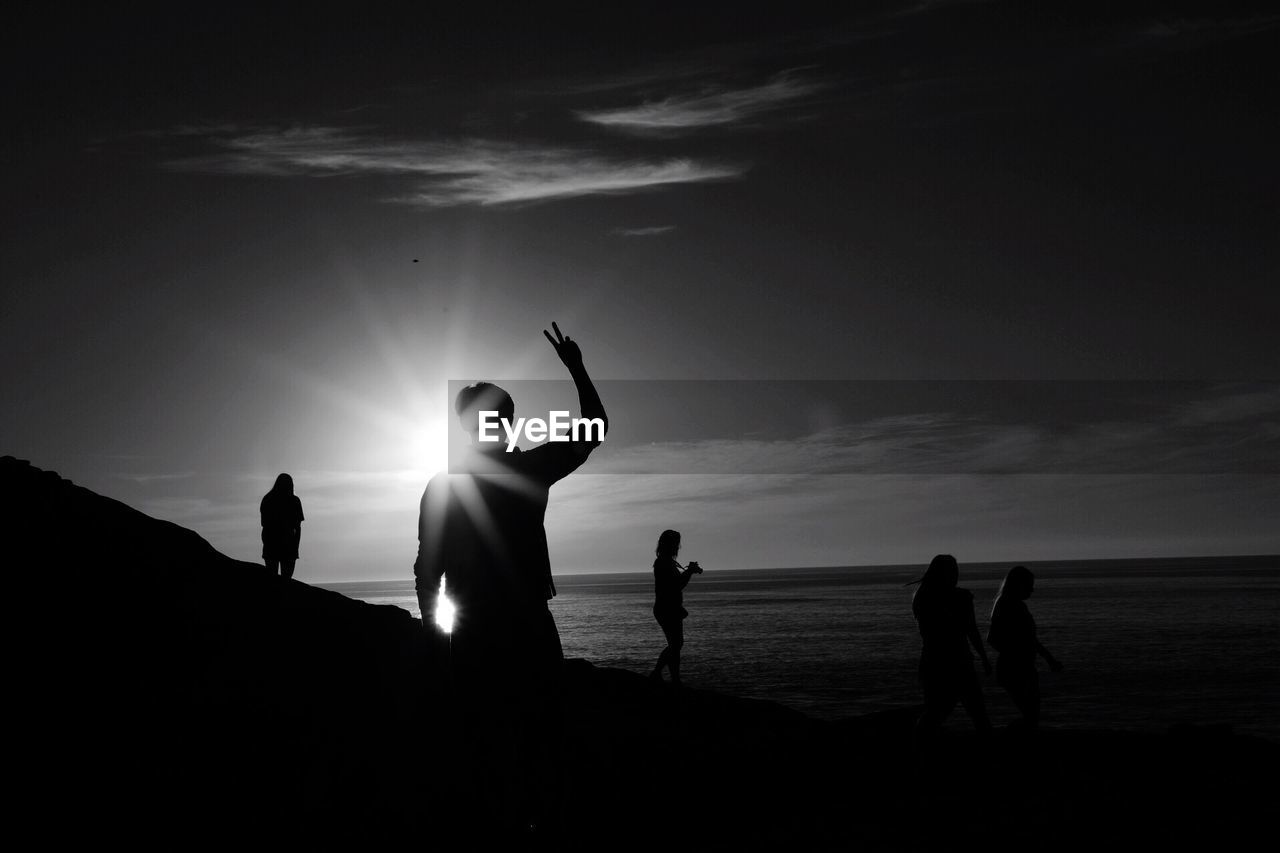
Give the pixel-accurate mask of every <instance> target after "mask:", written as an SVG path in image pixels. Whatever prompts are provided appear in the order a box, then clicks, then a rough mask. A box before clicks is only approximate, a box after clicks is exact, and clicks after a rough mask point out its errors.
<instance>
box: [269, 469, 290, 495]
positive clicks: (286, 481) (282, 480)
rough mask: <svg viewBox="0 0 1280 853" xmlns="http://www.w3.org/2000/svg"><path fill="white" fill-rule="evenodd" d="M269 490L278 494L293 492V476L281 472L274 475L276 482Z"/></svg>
mask: <svg viewBox="0 0 1280 853" xmlns="http://www.w3.org/2000/svg"><path fill="white" fill-rule="evenodd" d="M271 491H273V492H275V493H276V494H280V495H291V494H293V478H292V477H290V476H289V475H288V474H281V475H280V476H279V477H276V484H275V485H274V486H272V487H271Z"/></svg>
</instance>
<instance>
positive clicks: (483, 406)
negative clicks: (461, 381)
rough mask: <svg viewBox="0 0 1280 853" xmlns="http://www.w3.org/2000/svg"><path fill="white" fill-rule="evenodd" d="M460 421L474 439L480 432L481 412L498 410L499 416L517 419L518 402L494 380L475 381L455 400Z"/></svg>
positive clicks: (460, 392) (455, 409)
mask: <svg viewBox="0 0 1280 853" xmlns="http://www.w3.org/2000/svg"><path fill="white" fill-rule="evenodd" d="M453 411H454V412H455V413H456V414H457V415H458V422H459V423H460V424H462V428H463V429H464V430H466V431H467V434H468V435H470V436H471V438H472V440H475V438H476V436H477V435H478V434H479V432H480V413H481V412H497V413H498V417H499V418H503V419H505V420H508V421H515V418H516V404H515V401H514V400H512V399H511V395H510V394H508V393H507V392H506V391H504V390H503V389H501V388H499V387H498V386H497V385H494V384H493V383H492V382H473V383H472V384H470V385H468V386H467V387H465V388H463V389H462V390H461V391H459V392H458V396H457V397H455V398H454V401H453Z"/></svg>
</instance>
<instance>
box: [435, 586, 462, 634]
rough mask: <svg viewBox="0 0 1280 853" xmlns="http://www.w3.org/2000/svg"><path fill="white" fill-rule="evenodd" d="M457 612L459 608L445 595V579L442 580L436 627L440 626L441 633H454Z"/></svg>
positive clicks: (437, 600)
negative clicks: (454, 620) (454, 618)
mask: <svg viewBox="0 0 1280 853" xmlns="http://www.w3.org/2000/svg"><path fill="white" fill-rule="evenodd" d="M457 612H458V608H457V607H455V606H454V604H453V602H452V601H450V600H449V597H448V596H447V595H445V594H444V578H440V594H439V595H438V596H437V597H436V625H438V626H440V630H441V631H444V632H445V633H446V634H451V633H453V617H454V616H455V615H457Z"/></svg>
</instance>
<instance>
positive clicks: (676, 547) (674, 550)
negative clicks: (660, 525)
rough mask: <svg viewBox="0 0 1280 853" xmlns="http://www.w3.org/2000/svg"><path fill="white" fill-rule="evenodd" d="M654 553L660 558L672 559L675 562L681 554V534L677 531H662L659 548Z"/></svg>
mask: <svg viewBox="0 0 1280 853" xmlns="http://www.w3.org/2000/svg"><path fill="white" fill-rule="evenodd" d="M654 553H656V554H657V555H658V556H659V557H670V558H672V559H673V560H674V559H675V556H676V554H679V553H680V534H679V533H678V532H677V531H675V530H664V531H662V535H661V536H659V537H658V548H657V550H656V551H655V552H654Z"/></svg>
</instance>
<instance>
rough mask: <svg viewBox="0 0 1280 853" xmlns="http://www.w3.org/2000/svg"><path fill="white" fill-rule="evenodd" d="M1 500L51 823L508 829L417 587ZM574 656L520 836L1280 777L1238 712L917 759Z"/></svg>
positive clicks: (1043, 843)
mask: <svg viewBox="0 0 1280 853" xmlns="http://www.w3.org/2000/svg"><path fill="white" fill-rule="evenodd" d="M0 510H2V513H3V515H2V517H3V519H4V542H5V547H6V552H7V559H6V561H5V562H6V564H7V565H8V566H10V577H11V578H12V580H13V581H14V582H15V589H17V590H18V593H19V594H17V595H15V596H12V597H11V599H10V601H11V605H10V611H11V612H14V613H16V614H17V619H16V620H15V619H11V620H10V624H11V625H13V628H14V630H13V631H12V632H11V637H12V638H13V640H12V641H11V648H10V658H11V660H13V664H12V665H11V670H12V671H14V672H16V673H17V678H16V679H11V683H15V682H16V685H17V687H18V690H17V691H13V692H11V693H10V703H11V706H12V707H14V708H15V709H16V710H17V715H16V719H17V722H16V723H14V724H12V726H13V728H12V732H13V739H14V742H15V744H16V746H15V749H14V750H13V753H14V757H13V760H12V762H11V773H12V776H11V778H13V779H15V780H17V782H18V783H19V784H18V789H19V795H18V799H17V801H16V803H15V807H14V811H15V813H17V814H19V815H20V816H21V817H22V819H25V820H29V821H32V823H33V825H36V826H38V827H39V828H40V832H41V833H42V838H46V839H48V840H51V841H52V840H57V841H62V842H69V843H94V844H103V843H106V842H116V841H125V842H127V843H129V844H131V845H133V846H144V847H145V846H159V845H165V846H169V847H175V846H176V847H188V846H204V845H206V844H210V843H212V844H219V845H227V844H233V843H234V844H248V843H257V842H262V841H265V840H275V841H290V842H295V843H301V842H324V843H327V844H334V843H349V844H360V845H362V846H365V847H367V846H371V845H383V844H390V843H411V844H421V845H423V846H425V847H427V848H437V847H438V848H441V849H446V848H449V847H457V846H460V845H467V846H475V845H476V844H478V843H480V842H482V841H485V840H491V839H490V836H492V835H493V833H494V832H495V829H494V827H493V826H491V825H488V824H486V823H485V821H484V820H483V818H482V817H481V816H480V815H479V814H478V813H477V811H476V810H475V808H474V807H473V806H474V803H475V801H476V792H475V791H474V790H468V789H466V787H465V786H462V785H461V784H460V783H459V782H458V780H459V779H460V778H461V777H462V775H463V774H460V773H458V772H456V768H457V766H458V764H459V763H460V762H463V761H465V760H466V755H465V751H464V748H463V747H462V746H461V745H460V744H459V743H458V742H457V738H454V737H451V734H452V728H453V722H452V720H451V718H450V714H449V707H450V705H449V696H448V679H447V673H446V668H445V666H444V662H445V657H444V655H443V654H442V650H441V649H440V648H439V647H438V646H436V645H435V644H433V642H432V641H431V639H430V637H429V635H428V634H427V633H426V632H424V631H423V630H422V627H421V625H420V624H419V623H418V621H417V620H415V619H413V618H412V617H410V616H409V614H408V613H406V612H405V611H403V610H401V609H399V608H396V607H389V606H374V605H369V604H365V603H363V602H359V601H354V600H351V599H348V598H345V597H344V596H342V595H339V594H337V593H334V592H330V591H326V590H322V589H318V588H315V587H311V586H308V585H306V584H304V583H301V582H299V581H296V580H283V579H281V578H277V577H271V576H270V575H269V574H268V573H267V571H266V569H265V568H264V567H263V566H260V565H256V564H251V563H243V562H239V561H236V560H232V559H230V558H228V557H226V556H224V555H222V554H220V553H218V552H217V551H216V550H215V549H213V548H212V547H211V546H210V545H209V544H208V543H207V542H205V541H204V540H203V539H202V538H200V537H199V536H198V535H196V534H195V533H193V532H191V531H189V530H186V529H183V528H181V527H178V526H177V525H173V524H170V523H167V522H163V521H158V520H156V519H152V518H150V517H148V516H146V515H144V514H142V513H140V512H137V511H136V510H133V509H131V508H129V507H127V506H125V505H124V504H121V503H119V502H117V501H113V500H111V499H108V498H104V497H101V496H99V495H96V494H94V493H92V492H90V491H88V490H86V489H83V488H80V487H77V486H75V485H73V484H72V483H70V482H68V481H66V480H63V479H61V478H60V477H58V476H57V475H56V474H53V473H49V472H44V471H40V470H38V469H36V468H34V467H32V466H30V465H28V464H27V463H25V462H21V461H18V460H15V459H13V458H11V457H5V458H4V459H3V460H0ZM68 608H69V609H68ZM567 681H568V684H569V692H568V696H567V702H566V719H565V723H566V725H565V731H566V737H565V742H564V744H563V747H562V750H561V756H562V760H563V765H562V779H561V781H560V782H559V783H558V784H559V786H560V788H561V791H560V799H561V801H562V802H563V803H564V810H563V813H562V815H561V817H560V820H559V821H558V822H557V823H556V824H555V825H552V826H546V827H542V828H540V833H541V834H540V835H538V836H534V837H533V838H519V839H505V840H507V841H509V842H513V843H514V844H517V845H518V844H523V845H525V846H537V845H539V844H545V846H549V847H550V846H556V847H567V848H587V847H590V848H592V849H600V850H609V849H631V848H639V847H648V848H654V847H658V848H668V849H708V848H712V849H715V848H760V847H764V846H777V847H780V848H782V849H788V850H790V849H836V848H839V849H872V850H920V849H926V850H927V849H978V848H982V849H987V850H990V849H1011V850H1012V849H1025V850H1043V849H1054V850H1081V849H1084V850H1099V849H1117V850H1120V849H1124V850H1133V849H1161V848H1164V849H1188V848H1191V847H1205V848H1224V849H1230V848H1231V847H1232V846H1235V845H1238V844H1242V843H1243V841H1244V840H1245V839H1247V838H1250V837H1251V836H1252V835H1254V834H1255V833H1262V832H1265V831H1266V830H1268V829H1270V825H1269V824H1270V822H1271V821H1270V815H1271V813H1272V811H1273V809H1274V804H1275V802H1276V793H1277V783H1276V772H1277V769H1278V762H1277V757H1278V756H1280V747H1277V745H1276V744H1272V743H1270V742H1266V741H1262V740H1259V739H1256V738H1248V737H1241V736H1236V735H1233V734H1231V733H1230V732H1229V731H1226V730H1219V729H1213V728H1187V729H1185V730H1175V731H1172V732H1170V733H1168V734H1167V735H1140V734H1133V733H1123V732H1106V731H1096V732H1087V731H1057V732H1055V731H1048V732H1043V733H1041V736H1039V737H1038V738H1036V739H1035V740H1034V741H1019V740H1016V739H1012V738H1007V737H998V738H996V740H995V742H994V743H993V744H991V745H990V746H988V747H983V746H981V745H980V744H979V743H978V742H977V741H976V740H975V739H974V738H973V737H972V736H968V735H963V734H962V735H959V736H951V737H949V738H946V739H944V740H943V742H942V743H941V744H940V745H939V746H938V748H937V749H936V750H935V751H934V752H933V753H931V754H930V755H928V756H926V757H924V758H917V756H916V755H915V754H914V753H913V751H912V747H911V730H912V723H913V722H914V719H915V716H916V714H917V713H918V711H917V709H914V708H901V709H895V710H889V711H886V712H884V713H882V714H877V715H872V716H868V717H863V718H859V719H853V720H848V721H844V722H840V723H828V722H821V721H817V720H813V719H810V718H808V717H805V716H804V715H802V714H800V713H798V712H796V711H793V710H790V709H787V708H785V707H782V706H780V705H776V704H772V703H768V702H759V701H751V700H745V699H738V698H734V697H730V696H723V695H717V694H714V693H709V692H704V691H699V690H686V691H683V692H682V693H679V694H677V693H674V692H672V691H670V690H668V689H662V688H655V687H654V686H653V685H652V684H651V683H650V682H649V681H648V680H647V679H645V678H644V677H642V676H641V675H638V674H635V673H630V672H624V671H620V670H609V669H601V668H597V667H594V666H592V665H591V664H590V663H588V662H586V661H581V660H573V661H569V662H568V664H567ZM675 768H679V772H678V773H677V772H673V771H674V770H675ZM677 778H678V779H684V780H690V787H689V789H688V790H672V788H671V786H670V780H671V779H677ZM1262 837H1265V836H1262ZM508 846H512V844H508Z"/></svg>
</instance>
